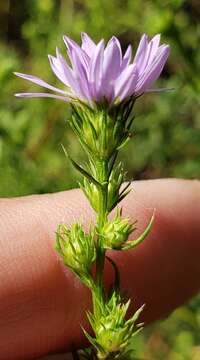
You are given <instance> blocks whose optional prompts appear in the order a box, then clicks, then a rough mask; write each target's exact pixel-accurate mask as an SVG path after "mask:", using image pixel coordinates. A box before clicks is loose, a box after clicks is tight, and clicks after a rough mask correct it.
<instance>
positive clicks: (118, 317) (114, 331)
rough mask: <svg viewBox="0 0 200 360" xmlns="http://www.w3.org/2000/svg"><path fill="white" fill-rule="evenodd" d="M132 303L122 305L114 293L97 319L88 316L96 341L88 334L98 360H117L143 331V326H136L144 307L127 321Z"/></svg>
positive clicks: (117, 295)
mask: <svg viewBox="0 0 200 360" xmlns="http://www.w3.org/2000/svg"><path fill="white" fill-rule="evenodd" d="M129 304H130V301H128V302H126V303H125V304H122V303H121V302H120V296H119V294H118V293H117V292H115V291H114V292H113V294H112V295H111V298H110V299H109V300H108V302H107V303H106V304H105V305H104V306H102V307H101V312H100V314H98V316H97V317H95V315H92V314H91V313H89V314H88V318H89V321H90V324H91V326H92V328H93V330H94V332H95V335H96V337H95V339H93V338H91V337H90V336H89V335H88V334H87V336H88V338H89V340H90V341H91V342H92V343H93V345H94V346H95V347H96V348H97V356H98V359H107V358H108V356H109V359H110V358H112V359H116V358H118V356H119V354H120V355H122V354H123V352H125V351H126V350H125V348H126V347H127V345H128V344H129V342H130V340H131V339H132V337H133V336H134V335H135V334H136V333H138V331H140V330H141V324H138V325H135V322H136V320H137V319H138V317H139V315H140V313H141V311H142V309H143V307H141V308H140V309H139V310H138V311H136V313H135V314H134V315H133V316H132V317H131V318H130V319H129V320H126V319H125V317H126V313H127V310H128V308H129Z"/></svg>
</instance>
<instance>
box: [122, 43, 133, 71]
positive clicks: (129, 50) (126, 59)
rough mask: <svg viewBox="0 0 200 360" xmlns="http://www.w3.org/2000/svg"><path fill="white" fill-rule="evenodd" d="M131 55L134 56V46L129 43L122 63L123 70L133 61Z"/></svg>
mask: <svg viewBox="0 0 200 360" xmlns="http://www.w3.org/2000/svg"><path fill="white" fill-rule="evenodd" d="M131 57H132V47H131V45H129V46H128V47H127V50H126V52H125V54H124V56H123V59H122V64H121V70H124V69H125V67H126V66H128V65H129V64H130V62H131Z"/></svg>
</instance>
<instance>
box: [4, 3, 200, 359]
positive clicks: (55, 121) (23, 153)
mask: <svg viewBox="0 0 200 360" xmlns="http://www.w3.org/2000/svg"><path fill="white" fill-rule="evenodd" d="M0 17H1V27H0V64H1V66H0V84H1V98H0V168H1V180H0V196H9V197H11V196H19V195H27V194H32V193H44V192H54V191H59V190H64V189H66V188H70V187H75V186H76V184H77V173H74V171H73V169H72V168H71V166H70V165H69V164H68V163H67V162H66V161H65V158H64V155H63V153H62V151H61V147H60V144H61V143H63V144H65V145H66V146H67V147H68V148H70V151H71V152H72V153H73V154H74V157H75V158H79V159H82V157H83V155H82V152H81V150H80V148H79V146H78V144H77V141H76V139H75V138H74V135H73V134H72V132H71V130H70V129H69V127H68V125H67V119H68V118H69V116H70V112H69V109H68V107H67V106H66V104H64V103H62V102H56V101H55V100H49V99H30V100H26V99H16V98H14V97H13V94H14V93H15V92H21V91H30V90H31V89H34V91H37V90H36V89H37V86H36V85H35V86H34V85H33V86H32V85H31V84H30V83H28V82H26V81H23V80H21V79H17V78H15V76H14V75H13V71H19V72H24V73H30V74H34V75H38V76H39V77H42V78H43V79H46V80H47V81H48V82H49V83H52V84H55V85H56V79H55V77H54V75H53V74H52V72H51V70H50V66H49V64H48V59H47V54H48V53H50V54H54V53H55V47H56V46H59V47H60V48H61V49H62V51H63V52H64V51H65V49H64V45H63V42H62V34H67V35H69V36H71V37H73V38H74V39H76V40H77V41H79V39H80V32H81V31H86V32H88V33H89V34H90V35H91V36H92V37H93V38H94V39H95V40H99V39H100V38H102V37H103V38H105V39H106V40H107V39H109V37H111V36H112V35H113V34H115V35H116V36H117V37H119V39H120V41H121V42H122V44H123V47H124V48H126V46H127V45H128V44H129V43H131V44H132V45H133V47H136V46H137V43H138V40H139V38H140V36H141V34H142V33H144V32H146V33H147V34H148V35H149V36H153V35H154V34H155V33H162V41H164V42H167V43H169V44H170V45H171V55H170V58H169V61H168V63H167V65H166V67H165V70H164V72H163V75H162V77H161V79H160V80H159V81H158V82H157V84H156V86H161V87H173V88H175V90H174V91H173V92H170V93H165V94H146V95H145V96H144V97H143V98H141V99H140V101H138V103H137V105H136V107H135V113H136V119H135V124H134V136H133V140H132V141H131V142H130V144H129V145H128V147H127V148H126V149H125V150H124V153H123V154H122V158H123V160H124V162H125V166H126V167H127V168H128V177H129V178H130V179H132V178H134V179H141V178H142V179H144V178H157V177H175V176H176V177H183V178H190V179H191V178H199V176H200V166H199V163H200V106H199V92H200V47H199V44H200V22H199V19H200V6H199V0H190V1H189V0H188V1H184V0H171V1H170V0H162V1H160V0H154V1H148V0H143V1H142V0H138V1H133V0H57V1H56V0H20V1H18V0H10V1H9V0H3V1H1V2H0ZM130 154H132V156H130ZM199 305H200V300H199V299H198V298H196V299H195V300H194V301H193V302H192V303H191V304H190V305H188V306H187V307H182V308H181V309H178V310H177V311H176V312H175V313H174V314H173V315H171V316H170V318H169V319H167V320H166V321H163V322H162V323H161V324H156V326H153V327H152V326H151V327H149V328H148V329H146V330H145V331H144V332H143V335H142V336H141V337H140V338H138V340H137V344H136V345H137V352H136V353H137V354H138V357H140V358H145V359H158V360H159V359H170V360H171V359H172V360H183V359H194V360H196V359H200V346H199V345H198V344H200V338H199V337H200V335H199V330H200V310H199V308H200V306H199ZM144 344H145V345H144Z"/></svg>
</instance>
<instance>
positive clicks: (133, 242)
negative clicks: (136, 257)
mask: <svg viewBox="0 0 200 360" xmlns="http://www.w3.org/2000/svg"><path fill="white" fill-rule="evenodd" d="M154 219H155V210H154V212H153V215H152V217H151V219H150V221H149V223H148V225H147V227H146V229H145V230H144V231H143V233H142V234H141V235H140V236H139V237H138V238H137V239H135V240H130V241H127V243H126V244H125V245H124V246H123V247H122V250H128V249H132V248H133V247H135V246H137V245H139V244H140V243H141V242H142V241H143V240H144V239H145V238H146V237H147V235H148V234H149V233H150V231H151V229H152V226H153V222H154Z"/></svg>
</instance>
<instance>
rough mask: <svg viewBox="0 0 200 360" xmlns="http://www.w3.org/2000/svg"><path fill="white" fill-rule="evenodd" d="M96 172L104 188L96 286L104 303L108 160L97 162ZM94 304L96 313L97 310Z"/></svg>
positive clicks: (99, 207) (100, 197)
mask: <svg viewBox="0 0 200 360" xmlns="http://www.w3.org/2000/svg"><path fill="white" fill-rule="evenodd" d="M96 170H97V176H98V181H99V182H100V183H101V184H102V187H101V188H100V189H99V206H98V209H99V211H98V213H97V231H98V234H99V235H98V239H97V259H96V286H97V291H98V301H100V303H104V297H105V292H104V285H103V273H104V263H105V250H104V249H102V246H101V233H102V229H103V226H104V224H105V222H106V221H107V215H108V209H107V196H108V161H107V160H98V161H97V162H96ZM96 305H97V304H94V311H95V309H96ZM97 309H98V306H97Z"/></svg>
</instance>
